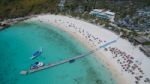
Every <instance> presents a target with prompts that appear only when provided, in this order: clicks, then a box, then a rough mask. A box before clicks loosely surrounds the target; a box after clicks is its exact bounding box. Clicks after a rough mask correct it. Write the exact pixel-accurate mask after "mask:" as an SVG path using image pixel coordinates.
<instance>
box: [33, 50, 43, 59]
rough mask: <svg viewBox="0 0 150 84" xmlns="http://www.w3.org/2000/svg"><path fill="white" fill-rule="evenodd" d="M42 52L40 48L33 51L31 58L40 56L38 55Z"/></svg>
mask: <svg viewBox="0 0 150 84" xmlns="http://www.w3.org/2000/svg"><path fill="white" fill-rule="evenodd" d="M42 52H43V49H42V48H40V49H39V50H38V51H36V52H34V53H33V54H32V57H31V59H35V58H37V57H38V56H40V55H41V54H42Z"/></svg>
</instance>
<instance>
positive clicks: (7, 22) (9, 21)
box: [0, 15, 36, 31]
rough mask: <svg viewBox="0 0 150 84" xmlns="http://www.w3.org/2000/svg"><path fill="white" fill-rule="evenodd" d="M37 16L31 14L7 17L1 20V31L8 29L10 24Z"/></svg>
mask: <svg viewBox="0 0 150 84" xmlns="http://www.w3.org/2000/svg"><path fill="white" fill-rule="evenodd" d="M33 17H36V15H30V16H25V17H18V18H13V19H6V20H3V21H1V22H0V31H2V30H4V29H6V28H7V27H9V26H12V25H14V24H17V23H19V22H22V21H25V20H27V19H30V18H33Z"/></svg>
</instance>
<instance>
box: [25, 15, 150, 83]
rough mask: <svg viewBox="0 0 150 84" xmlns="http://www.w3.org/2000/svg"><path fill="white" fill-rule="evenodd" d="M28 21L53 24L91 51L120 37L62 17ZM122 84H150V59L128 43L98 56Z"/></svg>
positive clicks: (97, 54)
mask: <svg viewBox="0 0 150 84" xmlns="http://www.w3.org/2000/svg"><path fill="white" fill-rule="evenodd" d="M27 21H39V22H44V23H48V24H52V25H54V26H56V27H58V28H60V29H61V30H63V31H65V32H67V33H69V34H70V35H72V36H73V37H74V38H76V39H77V40H79V41H80V42H81V43H82V44H83V45H84V46H86V47H87V48H89V49H95V48H97V47H99V46H100V45H102V44H105V43H106V42H109V41H112V40H114V39H116V38H118V37H119V35H116V34H115V33H113V32H112V31H109V30H107V29H105V28H103V27H102V26H96V25H94V24H91V23H88V22H85V21H83V20H79V19H76V18H72V17H69V16H62V15H51V14H47V15H38V16H37V17H33V18H31V19H29V20H27ZM95 56H96V58H97V59H99V60H101V61H102V62H103V63H104V65H105V66H106V67H107V68H108V70H109V71H110V72H111V73H112V76H113V78H114V79H115V80H116V81H117V83H118V84H150V67H149V64H150V59H149V58H148V57H147V56H145V55H144V53H142V52H141V51H140V50H139V47H138V46H133V45H132V44H131V43H130V42H128V41H127V40H125V39H122V38H119V39H118V40H117V42H115V43H112V44H110V45H108V46H107V47H105V48H101V49H100V50H98V51H97V52H95Z"/></svg>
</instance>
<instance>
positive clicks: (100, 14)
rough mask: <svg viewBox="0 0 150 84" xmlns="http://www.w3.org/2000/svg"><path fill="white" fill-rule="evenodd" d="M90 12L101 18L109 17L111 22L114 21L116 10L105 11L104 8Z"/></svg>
mask: <svg viewBox="0 0 150 84" xmlns="http://www.w3.org/2000/svg"><path fill="white" fill-rule="evenodd" d="M89 14H91V15H93V16H96V17H99V18H104V19H108V20H110V21H111V22H114V18H115V13H114V12H110V11H105V10H103V9H93V10H92V11H91V12H90V13H89Z"/></svg>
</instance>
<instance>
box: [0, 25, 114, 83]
mask: <svg viewBox="0 0 150 84" xmlns="http://www.w3.org/2000/svg"><path fill="white" fill-rule="evenodd" d="M40 47H43V53H42V55H41V56H40V57H38V58H36V59H35V60H30V59H29V58H30V57H31V55H32V53H33V52H35V51H36V50H38V49H39V48H40ZM87 51H88V50H86V48H85V47H84V46H82V45H81V44H80V43H78V42H77V41H76V40H75V39H73V38H72V37H71V36H69V35H68V34H66V33H65V32H63V31H61V30H58V29H57V28H56V27H53V26H51V25H47V24H39V23H38V24H37V23H19V24H16V25H14V26H11V27H10V28H8V29H5V30H3V31H0V84H115V81H114V80H113V79H112V78H111V74H110V72H109V71H107V69H106V68H105V67H104V66H103V65H102V63H100V62H98V61H97V60H96V59H95V58H94V56H92V55H91V56H87V57H85V58H82V59H79V60H76V61H75V62H73V63H65V64H63V65H59V66H56V67H53V68H50V69H46V70H43V71H39V72H36V73H33V74H29V75H26V76H22V75H20V74H19V73H20V71H21V70H28V69H29V67H30V65H31V64H32V63H34V62H36V61H42V62H44V63H45V64H47V63H53V62H56V61H59V60H63V59H65V58H68V57H72V56H76V55H80V54H81V53H84V52H87Z"/></svg>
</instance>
